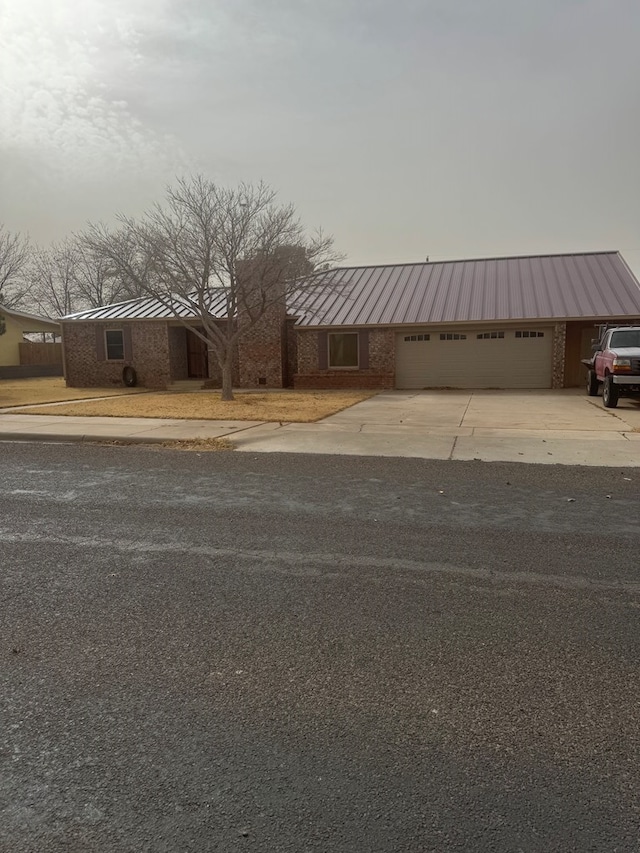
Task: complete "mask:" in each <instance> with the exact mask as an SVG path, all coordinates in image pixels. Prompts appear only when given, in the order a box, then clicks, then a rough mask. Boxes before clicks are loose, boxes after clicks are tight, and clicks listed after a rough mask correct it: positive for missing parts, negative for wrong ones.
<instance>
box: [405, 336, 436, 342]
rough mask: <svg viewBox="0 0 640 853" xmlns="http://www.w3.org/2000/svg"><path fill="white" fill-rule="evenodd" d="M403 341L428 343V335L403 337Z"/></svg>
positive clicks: (429, 337) (429, 338)
mask: <svg viewBox="0 0 640 853" xmlns="http://www.w3.org/2000/svg"><path fill="white" fill-rule="evenodd" d="M404 339H405V341H429V340H431V336H430V335H405V338H404Z"/></svg>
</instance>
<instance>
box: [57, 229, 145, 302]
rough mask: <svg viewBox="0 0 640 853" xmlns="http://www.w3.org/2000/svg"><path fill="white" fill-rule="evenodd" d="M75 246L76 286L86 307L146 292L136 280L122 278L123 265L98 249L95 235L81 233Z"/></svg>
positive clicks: (74, 277) (75, 241)
mask: <svg viewBox="0 0 640 853" xmlns="http://www.w3.org/2000/svg"><path fill="white" fill-rule="evenodd" d="M73 249H74V257H75V266H74V272H73V279H74V287H75V291H76V293H77V295H78V298H79V299H80V301H81V302H82V304H83V306H85V307H89V308H99V307H100V306H101V305H111V304H113V303H114V302H120V301H122V300H124V299H135V298H136V297H138V296H142V295H144V293H145V291H144V290H141V289H140V288H139V287H136V284H135V282H133V281H130V280H129V279H124V278H123V277H122V275H121V273H120V269H119V266H116V265H115V264H114V263H113V262H112V260H111V259H110V257H109V256H108V255H105V254H104V253H103V252H97V251H96V250H95V248H94V247H93V244H92V240H91V235H89V234H82V233H81V234H78V235H77V236H76V237H75V238H74V239H73Z"/></svg>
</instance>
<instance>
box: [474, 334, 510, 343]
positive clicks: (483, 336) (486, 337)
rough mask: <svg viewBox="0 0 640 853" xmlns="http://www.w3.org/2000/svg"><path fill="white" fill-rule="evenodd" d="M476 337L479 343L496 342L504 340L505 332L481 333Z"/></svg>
mask: <svg viewBox="0 0 640 853" xmlns="http://www.w3.org/2000/svg"><path fill="white" fill-rule="evenodd" d="M476 337H477V338H478V340H479V341H495V340H498V339H501V338H504V332H480V334H479V335H477V336H476Z"/></svg>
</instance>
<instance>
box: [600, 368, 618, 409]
mask: <svg viewBox="0 0 640 853" xmlns="http://www.w3.org/2000/svg"><path fill="white" fill-rule="evenodd" d="M619 398H620V392H619V390H618V386H617V385H614V383H613V376H605V378H604V385H603V386H602V402H603V404H604V407H605V409H615V408H616V406H617V405H618V399H619Z"/></svg>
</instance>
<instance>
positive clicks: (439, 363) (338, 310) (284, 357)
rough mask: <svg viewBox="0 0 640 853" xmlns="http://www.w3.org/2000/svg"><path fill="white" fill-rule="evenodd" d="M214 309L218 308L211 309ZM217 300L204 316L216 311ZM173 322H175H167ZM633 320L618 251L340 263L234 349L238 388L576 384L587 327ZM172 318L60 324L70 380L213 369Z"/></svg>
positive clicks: (184, 316)
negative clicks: (359, 264) (125, 370)
mask: <svg viewBox="0 0 640 853" xmlns="http://www.w3.org/2000/svg"><path fill="white" fill-rule="evenodd" d="M216 312H217V313H216ZM222 312H223V301H222V299H220V300H219V302H218V303H217V304H214V305H213V306H212V313H213V314H214V316H218V317H220V318H221V319H222V318H223V317H224V314H223V313H222ZM178 315H179V316H178ZM638 319H640V284H639V283H638V281H637V279H636V278H635V276H634V275H633V273H632V272H631V270H630V269H629V267H628V266H627V264H626V262H625V261H624V259H623V258H622V256H621V255H620V253H619V252H615V251H611V252H588V253H579V254H561V255H560V254H559V255H537V256H527V257H506V258H485V259H477V260H463V261H445V262H431V263H429V262H426V263H414V264H398V265H385V266H365V267H349V268H339V269H333V270H328V271H324V272H319V273H315V274H314V275H313V276H311V277H310V278H309V279H308V280H306V281H305V284H304V287H301V289H300V291H299V293H298V294H297V295H295V296H293V297H289V299H288V302H287V305H286V306H285V305H284V304H283V305H282V306H274V308H273V309H272V310H271V312H270V314H268V315H267V316H265V317H264V318H263V320H262V321H261V323H260V324H258V326H257V327H255V328H254V329H252V330H251V333H250V334H249V335H248V336H247V337H246V338H245V339H243V340H241V341H240V343H239V345H238V351H237V359H236V365H235V371H234V372H235V376H234V381H235V383H236V385H238V386H239V387H256V386H260V385H264V386H267V387H283V386H290V385H293V386H295V387H296V388H406V389H422V388H561V387H572V386H577V385H580V384H582V379H583V376H582V367H581V364H580V359H581V358H583V357H585V356H587V355H588V354H589V352H590V344H591V339H592V338H593V337H594V334H595V330H594V326H595V325H597V324H598V323H604V322H612V321H615V322H633V321H637V320H638ZM185 323H186V324H190V325H195V324H196V323H197V319H196V318H195V317H194V315H193V312H191V310H190V308H189V307H188V306H187V305H185V306H184V309H180V310H179V311H178V312H170V311H169V310H168V309H166V308H165V307H164V306H163V305H162V304H161V303H160V302H158V301H157V300H154V299H151V298H147V299H137V300H131V301H129V302H123V303H120V304H118V305H112V306H106V307H103V308H95V309H90V310H88V311H82V312H79V313H77V314H73V315H71V316H69V317H65V318H63V338H64V352H65V364H66V368H65V370H66V372H65V375H66V377H67V384H68V385H76V386H81V385H104V384H108V383H120V382H121V381H122V371H123V368H124V367H126V366H131V367H133V368H134V369H135V371H136V373H137V376H138V381H139V382H140V384H143V385H146V386H148V387H155V388H163V387H167V386H168V385H170V384H171V383H172V382H175V381H176V380H182V379H187V378H194V379H201V380H203V381H205V380H208V382H209V383H210V384H211V385H215V384H216V383H217V382H218V380H219V376H218V369H217V365H216V364H215V360H214V358H213V357H212V354H211V353H207V351H206V346H204V344H202V342H201V341H200V339H199V338H198V337H197V336H195V335H194V334H193V332H191V331H190V329H188V328H186V327H185Z"/></svg>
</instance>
